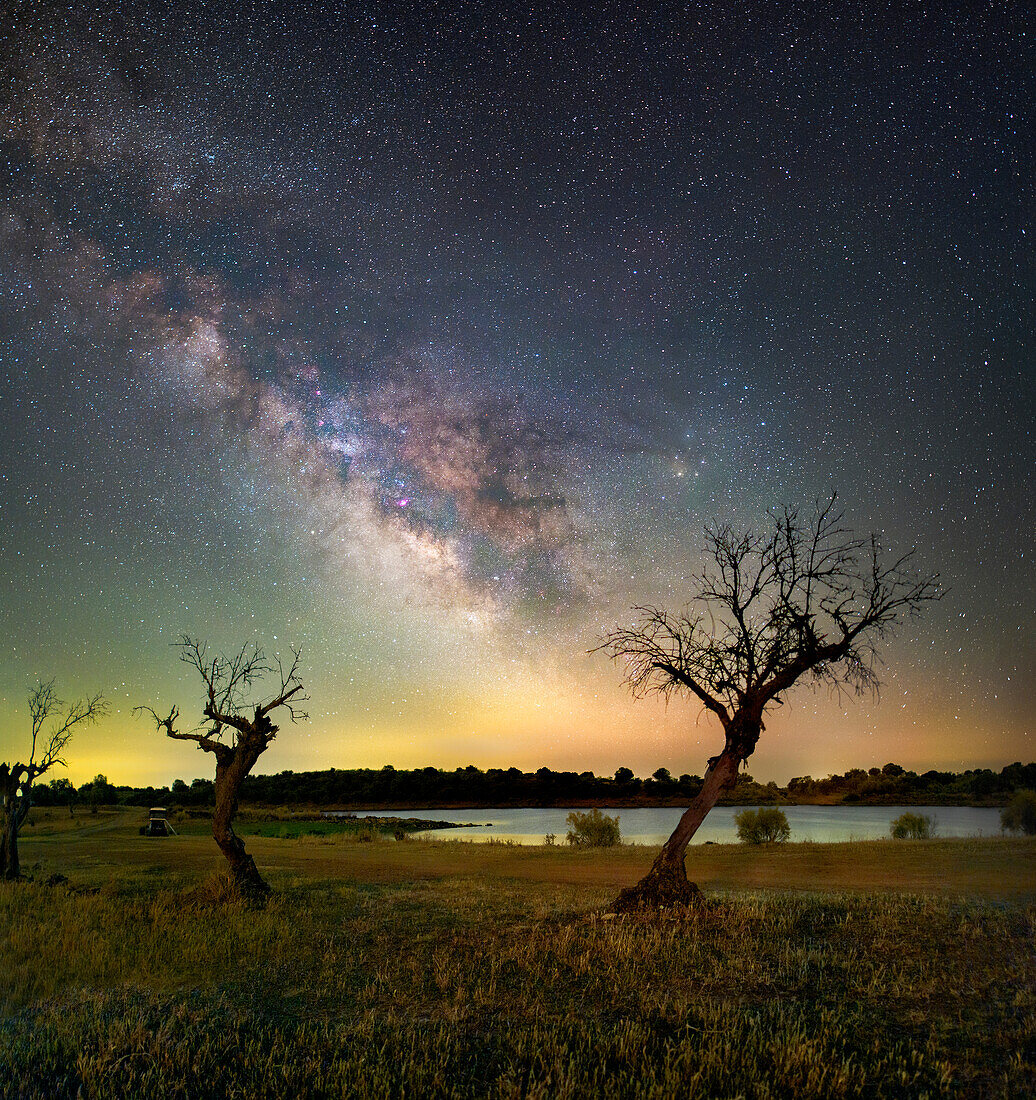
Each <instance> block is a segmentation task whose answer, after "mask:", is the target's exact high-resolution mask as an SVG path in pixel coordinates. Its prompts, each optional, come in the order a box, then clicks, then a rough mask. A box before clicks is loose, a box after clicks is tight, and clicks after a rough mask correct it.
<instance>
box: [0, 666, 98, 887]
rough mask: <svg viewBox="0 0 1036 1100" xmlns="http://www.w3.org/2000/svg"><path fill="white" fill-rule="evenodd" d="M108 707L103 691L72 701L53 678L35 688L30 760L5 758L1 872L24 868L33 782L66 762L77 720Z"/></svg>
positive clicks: (0, 791) (10, 874)
mask: <svg viewBox="0 0 1036 1100" xmlns="http://www.w3.org/2000/svg"><path fill="white" fill-rule="evenodd" d="M107 712H108V703H107V701H106V700H105V698H104V696H103V695H102V694H100V693H98V694H97V695H91V696H87V697H85V698H83V699H77V700H75V702H72V703H66V702H65V701H64V700H63V699H59V698H58V694H57V691H56V690H55V688H54V681H53V680H48V681H46V682H45V683H39V684H37V685H36V687H34V688H32V689H31V690H30V692H29V718H30V721H31V724H32V730H31V741H30V745H29V762H28V763H27V764H22V763H20V762H17V761H16V762H15V763H11V764H9V763H6V762H5V763H2V764H0V878H5V879H15V878H17V877H18V875H19V873H20V866H19V862H18V831H19V829H21V827H22V825H23V824H24V823H25V819H26V817H28V814H29V808H30V807H31V806H32V785H33V783H35V782H36V780H37V779H38V778H39V777H40V776H41V775H43V773H44V772H48V771H50V769H51V768H53V767H56V766H57V765H59V764H60V765H61V766H64V764H65V760H64V757H63V755H62V754H63V753H64V751H65V746H66V745H67V744H68V742H69V741H70V740H71V739H72V735H73V733H75V730H76V727H77V726H83V725H88V724H90V723H91V722H96V721H97V720H98V719H99V718H101V717H103V716H104V715H105V714H107Z"/></svg>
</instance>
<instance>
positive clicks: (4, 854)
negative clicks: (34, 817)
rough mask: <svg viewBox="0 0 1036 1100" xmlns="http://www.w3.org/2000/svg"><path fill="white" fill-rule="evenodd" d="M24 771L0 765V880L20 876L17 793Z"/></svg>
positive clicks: (21, 768) (20, 818) (20, 819)
mask: <svg viewBox="0 0 1036 1100" xmlns="http://www.w3.org/2000/svg"><path fill="white" fill-rule="evenodd" d="M24 773H25V769H24V768H23V767H22V766H21V765H20V764H14V765H7V764H0V878H2V879H7V880H11V879H16V878H18V876H19V875H20V874H21V866H20V864H19V862H18V826H19V825H20V824H21V821H22V819H23V818H24V814H20V813H19V810H20V805H19V798H18V792H19V788H20V786H21V783H22V779H23V777H24Z"/></svg>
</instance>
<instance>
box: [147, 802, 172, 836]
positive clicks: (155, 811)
mask: <svg viewBox="0 0 1036 1100" xmlns="http://www.w3.org/2000/svg"><path fill="white" fill-rule="evenodd" d="M167 812H168V811H167V810H166V808H165V806H152V807H151V809H150V810H148V812H147V828H146V829H145V830H144V835H145V836H176V830H175V829H174V828H173V827H172V825H170V824H169V819H168V818H167V817H166V813H167Z"/></svg>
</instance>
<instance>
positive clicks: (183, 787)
mask: <svg viewBox="0 0 1036 1100" xmlns="http://www.w3.org/2000/svg"><path fill="white" fill-rule="evenodd" d="M701 783H702V780H701V777H700V776H696V775H681V776H672V775H670V774H669V772H668V771H667V770H666V769H665V768H658V769H657V770H656V771H655V772H654V774H653V775H651V776H648V777H647V778H639V777H637V776H635V775H634V774H633V772H632V771H631V770H630V769H629V768H619V769H618V770H617V771H616V772H615V774H614V775H613V776H597V775H594V773H593V772H590V771H587V772H578V773H577V772H555V771H551V769H550V768H540V769H539V771H536V772H523V771H520V770H519V769H518V768H507V769H503V768H489V769H487V770H485V771H483V770H482V769H480V768H476V767H475V766H474V765H469V766H468V767H466V768H457V769H456V770H454V771H445V770H443V769H441V768H432V767H428V768H414V769H410V770H407V769H401V768H393V767H391V766H386V767H384V768H352V769H338V768H329V769H328V770H326V771H317V772H292V771H285V772H280V773H278V774H276V775H250V776H248V777H247V778H246V779H245V781H244V783H243V785H242V792H241V794H242V801H243V804H244V805H246V806H247V805H253V806H261V807H271V806H309V807H324V808H330V807H340V808H344V809H348V808H371V809H376V808H392V809H406V808H411V809H419V808H435V807H444V808H448V807H476V806H589V805H593V804H598V805H607V806H617V807H623V806H627V807H628V806H681V805H684V806H685V805H686V804H687V802H688V800H689V799H691V798H693V797H694V796H695V795H696V794H697V792H698V791H699V790H700V788H701ZM1034 789H1036V763H1033V764H1020V763H1015V764H1010V765H1008V766H1007V767H1005V768H1003V769H1001V770H1000V771H999V772H993V771H991V770H989V769H978V770H970V771H965V772H940V771H926V772H923V773H922V774H920V775H918V774H917V773H916V772H912V771H908V770H907V769H906V768H903V767H901V766H900V765H898V764H894V763H889V764H885V765H884V766H883V767H881V768H878V767H873V768H870V769H867V770H865V769H863V768H851V769H850V770H849V771H847V772H846V773H845V774H844V775H831V776H828V777H827V778H825V779H813V778H812V777H811V776H808V775H807V776H797V777H795V778H793V779H791V780H790V781H789V782H788V784H787V785H786V786H784V787H780V786H778V785H777V784H776V783H765V784H764V783H757V782H756V781H755V780H754V779H753V778H752V776H751V775H749V774H747V773H742V774H741V775H740V776H739V777H738V781H737V786H736V787H735V788H734V790H732V791H729V792H727V793H725V794H724V795H723V796H721V797H720V799H719V803H720V805H728V806H729V805H734V806H748V805H751V806H758V805H761V804H778V805H809V804H831V805H838V804H840V803H845V804H849V805H858V806H868V805H869V806H875V805H877V806H897V805H900V806H901V805H908V806H1006V805H1007V803H1008V802H1009V801H1010V800H1011V798H1012V797H1013V796H1014V794H1015V793H1016V792H1018V791H1024V790H1034ZM33 800H34V802H35V803H36V804H37V805H46V806H64V807H71V809H72V811H73V812H81V811H84V810H86V811H89V809H91V808H92V807H96V806H113V805H130V806H158V805H161V806H182V807H192V806H211V805H213V803H214V788H213V784H212V781H211V780H207V779H195V780H194V781H193V782H191V783H187V782H185V781H184V780H182V779H177V780H175V781H174V782H173V784H172V786H171V787H129V786H116V785H114V784H112V783H110V782H109V781H108V779H107V778H106V777H105V776H103V775H99V776H97V777H96V778H95V779H93V780H91V781H90V782H89V783H84V784H82V785H81V786H80V787H79V788H78V789H77V788H76V787H74V786H73V785H72V784H71V783H70V782H69V781H68V780H67V779H65V778H61V779H57V780H54V781H53V782H52V783H50V784H49V785H38V786H37V787H36V788H35V789H34V791H33Z"/></svg>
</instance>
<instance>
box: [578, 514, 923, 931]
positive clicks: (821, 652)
mask: <svg viewBox="0 0 1036 1100" xmlns="http://www.w3.org/2000/svg"><path fill="white" fill-rule="evenodd" d="M769 520H770V521H769V523H768V524H767V525H766V527H765V528H764V529H763V530H761V531H748V532H738V531H735V530H734V529H733V528H731V527H729V526H716V527H710V528H707V529H706V532H705V535H706V548H705V559H706V562H707V564H706V566H705V568H704V569H703V570H702V572H701V574H700V575H699V576H698V577H697V578H696V579H695V582H694V584H693V587H692V590H691V593H690V595H691V600H692V607H691V609H689V610H688V611H687V612H685V613H684V614H682V615H674V614H672V613H671V612H669V611H665V610H663V609H661V608H657V607H641V608H637V609H636V610H637V611H638V612H639V613H640V621H639V622H638V623H636V625H634V626H631V627H620V628H618V629H616V630H613V631H611V632H610V633H609V634H608V635H607V636H606V637H605V640H604V644H603V645H601V646H600V647H599V648H600V649H603V650H604V651H605V652H606V653H608V654H609V655H610V656H611V657H613V658H614V659H616V660H618V661H621V662H622V663H623V665H624V666H625V679H626V684H627V685H628V686H629V688H630V690H631V691H632V692H633V694H634V696H643V695H649V694H657V695H661V696H662V697H663V698H664V699H665V700H667V701H668V700H669V699H670V697H671V696H673V695H674V694H686V695H689V696H691V697H692V698H693V699H696V700H697V701H698V702H699V703H700V704H701V706H702V707H703V708H704V709H705V710H707V711H708V712H709V713H711V714H713V715H714V716H715V717H716V718H717V719H718V720H719V724H720V726H721V727H722V729H723V733H724V745H723V749H722V751H721V752H720V753H719V754H718V755H716V756H714V757H712V759H711V760H709V762H708V768H707V770H706V772H705V782H704V784H703V786H702V789H701V791H700V792H699V794H698V796H697V797H696V798H695V799H694V800H693V801H692V802H691V804H690V806H689V807H688V808H687V811H686V812H685V813H684V815H683V817H681V818H680V821H679V822H678V824H677V826H676V828H675V829H674V830H673V835H672V836H671V837H670V838H669V839H668V840H667V841H666V843H665V844H664V845H663V847H662V850H661V851H660V852H659V854H658V857H657V858H656V859H655V862H654V865H653V866H652V868H651V870H650V871H649V872H648V873H647V875H645V876H644V878H643V879H642V880H641V881H640V882H639V883H637V884H636V885H635V886H632V887H629V888H628V889H626V890H624V891H623V892H622V893H621V894H620V896H619V898H618V899H617V901H616V908H617V909H618V910H620V911H622V910H633V909H639V908H649V907H650V908H654V907H657V906H660V905H667V904H673V903H682V904H685V903H687V902H690V901H693V900H694V899H695V897H696V896H697V893H698V891H697V887H695V886H693V885H692V884H691V883H689V882H688V881H687V874H686V871H685V868H684V854H685V852H686V851H687V845H688V843H689V842H690V839H691V837H692V836H693V835H694V834H695V832H696V831H697V829H698V827H699V826H700V825H701V823H702V821H704V819H705V815H706V814H707V813H708V812H709V810H711V809H712V807H713V806H714V805H715V804H716V800H717V799H718V798H719V796H720V794H721V793H722V792H723V791H724V790H726V789H728V788H730V787H733V786H734V785H735V784H736V782H737V774H738V769H739V768H740V767H741V765H742V764H743V763H744V762H745V761H746V760H747V759H748V758H749V757H750V756H751V755H752V753H753V752H754V751H755V746H756V742H757V741H758V740H759V735H760V733H761V732H762V731H763V729H764V728H765V727H764V724H763V714H764V713H766V712H768V711H770V710H772V709H773V708H774V707H776V706H780V705H781V704H782V703H783V702H784V697H785V695H786V694H787V692H788V691H789V690H790V689H791V688H793V687H795V686H796V684H798V683H800V682H803V681H805V682H809V681H812V682H813V683H826V684H829V685H830V686H831V687H833V688H834V689H835V690H837V691H844V690H849V691H853V692H855V693H857V694H859V693H861V692H864V691H868V690H876V688H877V686H878V678H877V674H876V671H875V665H876V663H877V661H878V643H879V642H881V641H884V640H885V639H886V638H887V637H888V635H889V634H890V633H891V632H892V631H893V629H894V628H895V627H896V626H897V625H898V624H899V623H901V622H902V621H903V619H905V618H907V617H909V616H911V615H915V614H917V613H918V612H919V611H920V610H921V609H922V608H923V607H924V605H925V604H927V603H929V602H930V601H932V600H937V599H939V597H940V595H941V594H942V590H941V588H940V585H939V579H938V576H937V575H935V574H926V573H919V572H917V571H916V570H915V569H914V568H913V564H914V563H913V553H912V552H911V553H907V554H904V555H903V556H902V557H899V558H896V559H893V560H891V561H889V560H886V559H885V558H884V557H883V554H882V551H881V548H880V546H879V545H878V541H877V538H876V536H874V535H872V536H870V537H869V538H861V537H859V536H857V535H855V534H853V533H852V532H851V531H850V530H849V529H848V528H847V527H846V526H845V524H844V522H843V517H842V513H841V512H840V511H839V509H838V507H837V500H836V498H835V497H834V496H832V497H831V499H830V500H829V501H828V502H827V503H826V504H825V503H821V502H819V501H818V502H817V504H816V505H815V507H814V508H813V511H812V514H810V515H807V516H803V515H801V514H800V513H799V512H797V511H795V510H793V509H790V508H786V509H783V510H782V511H779V512H777V511H775V512H771V513H770V517H769Z"/></svg>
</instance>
